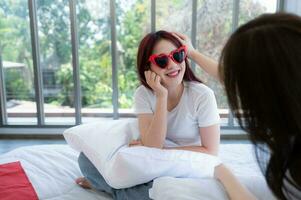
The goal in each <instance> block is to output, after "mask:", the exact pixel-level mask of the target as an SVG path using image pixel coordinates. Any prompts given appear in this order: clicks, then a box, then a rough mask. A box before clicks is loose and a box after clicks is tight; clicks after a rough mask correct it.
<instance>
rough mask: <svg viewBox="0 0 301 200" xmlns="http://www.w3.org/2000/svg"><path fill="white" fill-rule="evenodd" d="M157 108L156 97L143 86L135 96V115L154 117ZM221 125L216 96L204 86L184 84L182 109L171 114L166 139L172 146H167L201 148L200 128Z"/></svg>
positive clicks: (176, 108)
mask: <svg viewBox="0 0 301 200" xmlns="http://www.w3.org/2000/svg"><path fill="white" fill-rule="evenodd" d="M155 108H156V96H155V95H154V93H153V92H152V91H151V90H149V89H147V88H146V87H145V86H143V85H141V86H139V87H138V89H137V90H136V92H135V104H134V110H135V113H136V114H143V113H154V111H155ZM219 122H220V118H219V113H218V109H217V104H216V100H215V96H214V92H213V91H212V90H211V89H210V88H208V87H207V86H205V85H204V84H202V83H198V82H184V90H183V94H182V96H181V99H180V101H179V103H178V105H177V106H176V107H175V108H174V109H173V110H172V111H170V112H168V114H167V134H166V139H167V141H169V142H166V143H165V146H188V145H200V144H201V139H200V131H199V127H207V126H211V125H214V124H219ZM170 141H171V142H173V143H174V144H171V143H170Z"/></svg>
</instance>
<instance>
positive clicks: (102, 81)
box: [77, 0, 113, 122]
mask: <svg viewBox="0 0 301 200" xmlns="http://www.w3.org/2000/svg"><path fill="white" fill-rule="evenodd" d="M77 5H78V13H77V22H78V35H79V63H80V80H81V88H82V107H83V109H82V116H83V122H88V121H91V120H97V118H95V117H96V116H98V114H99V113H112V112H113V108H112V107H113V106H112V58H111V48H110V47H111V26H110V23H109V19H110V2H109V1H107V0H97V1H88V0H87V1H77Z"/></svg>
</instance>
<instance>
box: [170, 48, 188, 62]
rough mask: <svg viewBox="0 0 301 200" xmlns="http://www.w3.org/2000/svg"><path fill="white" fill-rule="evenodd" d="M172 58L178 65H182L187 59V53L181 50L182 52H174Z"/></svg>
mask: <svg viewBox="0 0 301 200" xmlns="http://www.w3.org/2000/svg"><path fill="white" fill-rule="evenodd" d="M172 57H173V59H174V60H175V61H177V62H178V63H181V62H183V60H184V59H185V51H184V49H182V50H180V51H177V52H174V53H173V54H172Z"/></svg>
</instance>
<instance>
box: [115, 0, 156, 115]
mask: <svg viewBox="0 0 301 200" xmlns="http://www.w3.org/2000/svg"><path fill="white" fill-rule="evenodd" d="M150 2H151V1H148V0H132V1H127V2H126V3H125V1H122V0H118V1H116V11H118V12H116V15H117V27H116V28H117V66H118V89H119V99H118V100H119V108H120V109H119V111H120V112H121V113H122V112H132V110H130V109H131V108H132V106H133V100H134V92H135V90H136V88H137V86H138V84H139V81H138V78H137V77H138V76H137V73H136V58H137V51H138V46H139V43H140V41H141V39H142V38H143V37H144V36H145V35H146V34H147V33H149V32H150V29H151V27H150V26H151V25H150V18H151V17H150V10H151V8H150V6H151V5H150Z"/></svg>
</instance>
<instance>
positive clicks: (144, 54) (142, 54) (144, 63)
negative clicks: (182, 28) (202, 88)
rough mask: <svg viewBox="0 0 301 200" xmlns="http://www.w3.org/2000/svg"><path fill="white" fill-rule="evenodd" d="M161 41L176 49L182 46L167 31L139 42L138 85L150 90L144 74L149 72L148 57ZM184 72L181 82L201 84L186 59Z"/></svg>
mask: <svg viewBox="0 0 301 200" xmlns="http://www.w3.org/2000/svg"><path fill="white" fill-rule="evenodd" d="M161 40H168V41H170V42H171V43H173V44H174V45H175V46H176V47H180V46H182V44H181V42H180V41H179V40H178V39H177V38H176V37H174V36H173V35H172V34H171V33H170V32H167V31H163V30H160V31H157V32H153V33H149V34H147V35H146V36H145V37H144V38H143V39H142V40H141V42H140V45H139V48H138V53H137V71H138V77H139V80H140V83H141V84H142V85H144V86H145V87H147V88H148V89H150V90H152V89H151V87H150V86H149V85H148V84H147V83H146V79H145V76H144V72H145V71H147V70H149V68H150V62H149V60H148V59H149V57H150V56H151V55H152V54H153V50H154V47H155V45H156V44H157V43H158V42H159V41H161ZM185 64H186V70H185V73H184V77H183V80H185V81H196V82H200V83H202V81H201V80H200V79H199V78H197V77H196V76H195V75H194V73H193V71H192V70H191V68H190V65H189V62H188V59H187V58H186V59H185Z"/></svg>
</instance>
